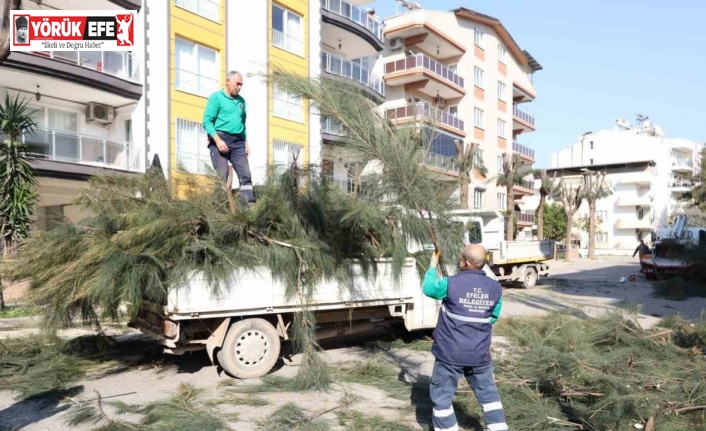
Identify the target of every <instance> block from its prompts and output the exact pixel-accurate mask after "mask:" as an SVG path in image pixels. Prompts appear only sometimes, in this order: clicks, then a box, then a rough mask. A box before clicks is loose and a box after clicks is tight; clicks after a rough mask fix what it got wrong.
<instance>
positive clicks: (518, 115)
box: [512, 103, 536, 133]
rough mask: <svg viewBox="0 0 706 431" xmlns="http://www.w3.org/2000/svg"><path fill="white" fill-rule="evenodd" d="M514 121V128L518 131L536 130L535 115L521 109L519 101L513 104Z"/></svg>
mask: <svg viewBox="0 0 706 431" xmlns="http://www.w3.org/2000/svg"><path fill="white" fill-rule="evenodd" d="M512 123H513V125H512V129H513V130H514V131H516V132H520V133H522V132H533V131H535V130H536V127H535V126H534V115H533V114H530V113H529V112H526V111H524V110H522V109H520V108H519V107H518V106H517V103H513V104H512Z"/></svg>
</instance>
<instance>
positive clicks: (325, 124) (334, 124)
mask: <svg viewBox="0 0 706 431" xmlns="http://www.w3.org/2000/svg"><path fill="white" fill-rule="evenodd" d="M321 132H322V133H327V134H329V135H338V136H343V125H342V124H341V123H339V122H338V121H336V120H334V119H333V118H331V117H321Z"/></svg>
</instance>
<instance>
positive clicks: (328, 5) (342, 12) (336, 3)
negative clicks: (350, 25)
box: [321, 0, 383, 42]
mask: <svg viewBox="0 0 706 431" xmlns="http://www.w3.org/2000/svg"><path fill="white" fill-rule="evenodd" d="M321 7H322V8H324V10H327V11H329V12H332V13H335V14H336V15H339V16H342V17H344V18H347V19H349V20H351V21H353V22H354V23H356V24H358V25H360V26H362V27H364V28H367V29H368V30H369V31H370V32H371V33H372V34H374V35H375V37H376V38H377V39H378V40H379V41H380V42H382V41H383V35H382V23H381V22H380V21H378V20H377V19H375V18H373V17H372V16H370V15H369V14H368V13H367V12H365V11H364V10H362V9H361V8H359V7H356V6H353V5H352V4H350V3H348V2H345V1H342V0H321Z"/></svg>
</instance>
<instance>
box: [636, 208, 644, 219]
mask: <svg viewBox="0 0 706 431" xmlns="http://www.w3.org/2000/svg"><path fill="white" fill-rule="evenodd" d="M637 218H638V219H640V220H642V219H644V218H645V210H644V209H642V208H641V209H639V210H637Z"/></svg>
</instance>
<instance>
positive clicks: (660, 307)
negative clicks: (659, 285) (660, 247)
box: [502, 257, 706, 327]
mask: <svg viewBox="0 0 706 431" xmlns="http://www.w3.org/2000/svg"><path fill="white" fill-rule="evenodd" d="M549 266H550V277H549V278H545V279H542V280H541V283H542V285H541V286H538V287H537V288H535V289H531V290H524V289H514V288H513V289H507V290H506V291H505V298H506V303H505V304H504V306H503V311H502V313H503V315H504V316H523V315H537V314H544V313H547V312H549V311H551V310H568V309H575V310H580V311H582V312H584V313H586V314H587V315H589V316H596V315H599V314H601V313H605V312H607V311H610V310H614V309H616V308H623V309H634V308H635V307H636V306H637V307H639V309H640V312H641V313H640V319H641V322H642V323H643V325H644V326H645V327H650V326H652V325H654V324H655V323H657V322H658V321H659V320H660V319H661V318H662V317H665V316H669V315H673V314H680V315H682V316H683V317H685V318H688V319H698V318H700V317H701V316H702V313H703V312H704V309H706V298H690V299H687V300H684V301H672V300H668V299H662V298H658V297H655V296H654V294H653V292H654V283H656V282H654V281H648V280H645V278H644V277H642V276H641V275H640V274H639V273H638V271H639V263H638V260H637V258H635V259H631V258H629V257H602V258H600V259H597V260H588V259H580V260H576V261H573V262H564V261H556V262H551V264H550V265H549ZM633 274H636V275H638V279H637V280H638V281H636V282H629V281H627V279H628V277H629V276H630V275H633ZM621 277H624V278H625V280H626V281H625V282H622V283H621V282H620V279H621Z"/></svg>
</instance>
